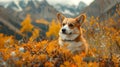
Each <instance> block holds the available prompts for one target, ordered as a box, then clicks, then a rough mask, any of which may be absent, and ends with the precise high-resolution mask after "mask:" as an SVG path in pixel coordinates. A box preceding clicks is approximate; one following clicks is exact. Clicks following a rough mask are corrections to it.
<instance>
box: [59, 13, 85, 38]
mask: <svg viewBox="0 0 120 67" xmlns="http://www.w3.org/2000/svg"><path fill="white" fill-rule="evenodd" d="M57 19H58V20H59V22H61V25H62V27H61V29H60V31H59V36H60V37H61V39H62V40H75V38H77V37H78V36H79V35H81V32H80V26H81V25H82V23H83V22H84V20H85V15H80V16H78V17H76V18H66V17H65V16H64V15H62V14H60V13H58V14H57Z"/></svg>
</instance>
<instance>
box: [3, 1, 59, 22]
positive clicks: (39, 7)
mask: <svg viewBox="0 0 120 67" xmlns="http://www.w3.org/2000/svg"><path fill="white" fill-rule="evenodd" d="M3 6H4V7H5V8H9V9H12V10H15V11H17V12H18V13H17V16H19V17H20V18H22V19H24V18H25V16H26V14H30V15H31V17H32V20H33V21H35V20H36V19H40V18H44V19H46V20H49V21H50V20H52V19H56V13H57V12H58V11H57V10H56V9H55V8H54V7H53V6H51V5H49V4H48V2H47V1H46V0H41V1H39V0H28V1H27V2H25V0H18V1H11V2H10V3H6V4H4V5H3Z"/></svg>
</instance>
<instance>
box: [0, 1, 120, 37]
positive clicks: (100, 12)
mask: <svg viewBox="0 0 120 67" xmlns="http://www.w3.org/2000/svg"><path fill="white" fill-rule="evenodd" d="M119 3H120V0H0V33H4V34H6V35H14V36H16V39H21V34H22V33H21V31H20V28H21V23H22V22H23V21H24V20H25V18H26V17H27V16H28V14H29V17H30V20H31V21H30V22H31V24H32V25H34V27H36V28H38V29H40V30H41V33H40V34H41V35H40V37H42V36H46V35H45V33H46V31H48V25H47V23H48V24H49V23H51V21H52V20H53V19H54V20H56V14H57V13H58V12H60V13H62V14H64V15H65V16H67V17H76V16H78V15H80V14H82V13H85V14H86V15H87V19H88V20H89V18H90V17H92V16H94V17H98V18H99V19H100V21H103V20H106V19H108V18H109V17H112V16H113V15H115V14H116V13H117V11H116V10H117V8H120V7H119V5H118V4H119ZM117 5H118V6H117ZM118 18H119V15H116V18H115V19H118ZM45 21H46V22H47V23H46V24H44V23H42V22H45ZM28 34H29V35H30V33H28Z"/></svg>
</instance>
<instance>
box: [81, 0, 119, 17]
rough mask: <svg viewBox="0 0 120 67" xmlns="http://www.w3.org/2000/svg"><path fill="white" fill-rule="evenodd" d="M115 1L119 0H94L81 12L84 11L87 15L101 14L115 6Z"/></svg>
mask: <svg viewBox="0 0 120 67" xmlns="http://www.w3.org/2000/svg"><path fill="white" fill-rule="evenodd" d="M117 2H120V0H95V1H93V2H92V3H91V4H90V5H89V6H87V7H86V8H85V9H84V10H83V11H82V12H81V13H86V14H87V15H88V16H89V17H91V16H95V17H97V16H101V15H102V14H104V13H106V12H108V11H110V9H111V8H112V7H113V6H115V4H116V3H117ZM114 10H115V9H114Z"/></svg>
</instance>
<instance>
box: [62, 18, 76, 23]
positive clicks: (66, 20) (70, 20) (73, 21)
mask: <svg viewBox="0 0 120 67" xmlns="http://www.w3.org/2000/svg"><path fill="white" fill-rule="evenodd" d="M75 22H76V20H75V19H73V18H65V19H64V21H63V23H75Z"/></svg>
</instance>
